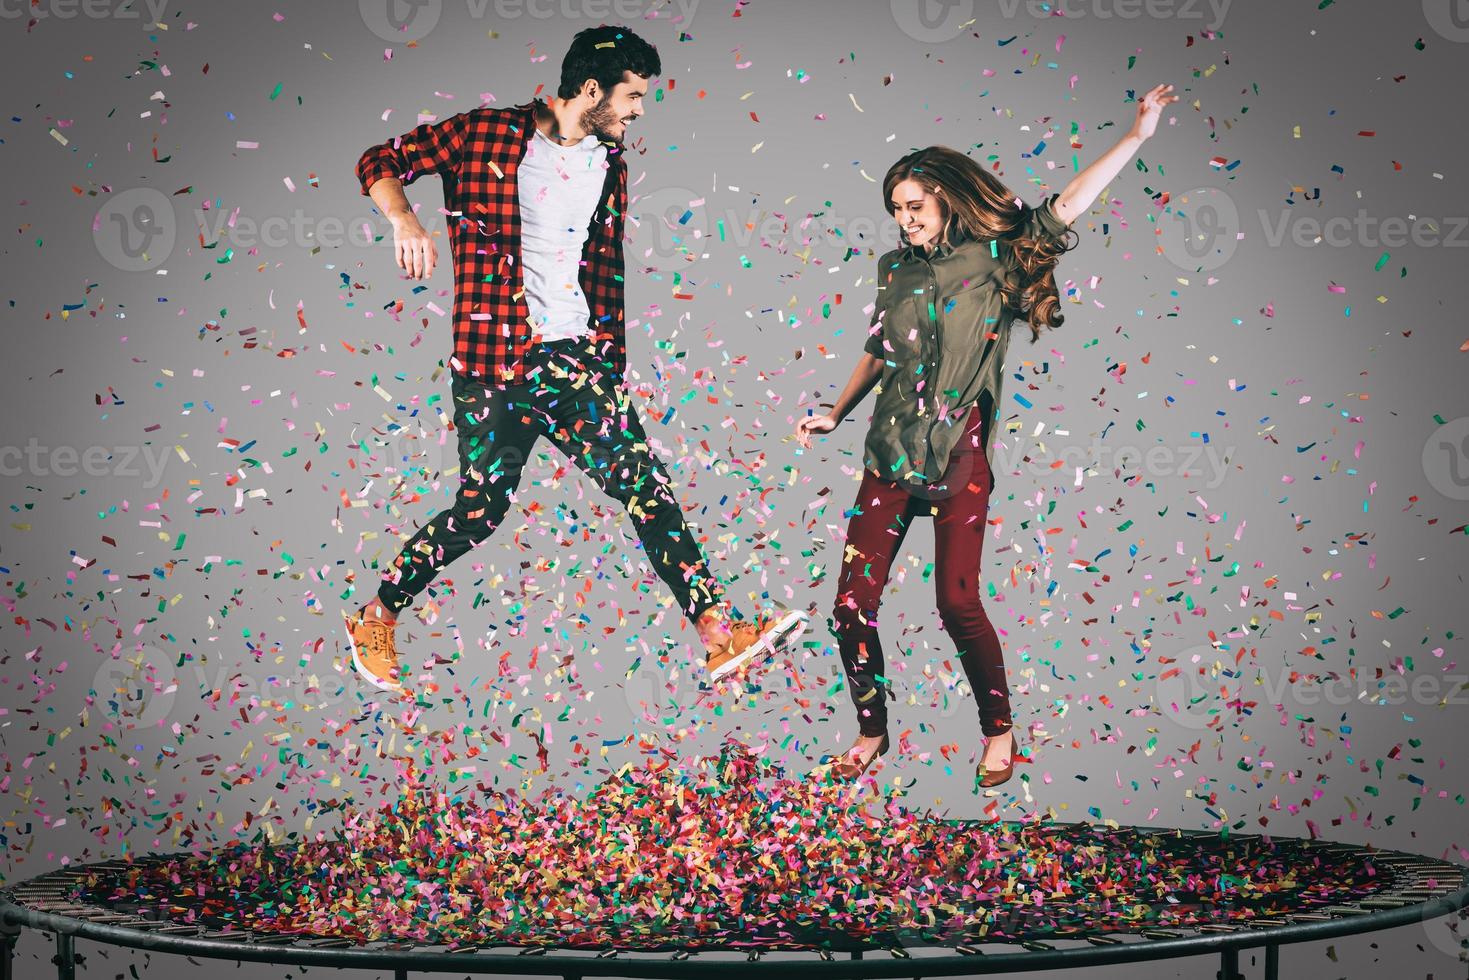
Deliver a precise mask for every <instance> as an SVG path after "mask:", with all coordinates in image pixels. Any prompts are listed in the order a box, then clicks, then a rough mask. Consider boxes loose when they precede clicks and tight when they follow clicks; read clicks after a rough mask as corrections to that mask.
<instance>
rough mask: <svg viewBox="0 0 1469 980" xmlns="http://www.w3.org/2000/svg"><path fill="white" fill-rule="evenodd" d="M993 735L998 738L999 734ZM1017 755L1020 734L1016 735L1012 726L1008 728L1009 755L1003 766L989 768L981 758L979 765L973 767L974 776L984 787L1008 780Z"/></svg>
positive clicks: (1013, 771)
mask: <svg viewBox="0 0 1469 980" xmlns="http://www.w3.org/2000/svg"><path fill="white" fill-rule="evenodd" d="M994 737H995V738H999V737H1000V736H998V735H996V736H994ZM1019 755H1020V736H1019V735H1016V734H1015V729H1013V728H1012V729H1010V757H1009V758H1008V759H1005V760H1004V766H1003V767H1001V768H998V769H990V768H987V767H986V766H985V764H984V760H983V759H981V760H980V763H979V765H977V766H975V767H974V778H975V779H976V780H978V781H979V785H980V786H982V787H985V788H988V787H990V786H998V785H1000V784H1001V783H1004V782H1008V781H1009V779H1010V777H1011V776H1012V775H1014V773H1015V759H1016V757H1017V756H1019Z"/></svg>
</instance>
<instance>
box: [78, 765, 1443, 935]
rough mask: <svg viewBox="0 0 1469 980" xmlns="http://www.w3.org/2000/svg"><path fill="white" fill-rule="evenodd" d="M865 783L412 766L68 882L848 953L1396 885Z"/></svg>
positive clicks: (1310, 901) (225, 906) (1384, 866)
mask: <svg viewBox="0 0 1469 980" xmlns="http://www.w3.org/2000/svg"><path fill="white" fill-rule="evenodd" d="M875 790H876V784H875V783H869V784H868V785H867V787H865V791H866V792H865V795H864V787H857V786H853V785H850V784H848V785H841V784H832V783H830V782H822V781H818V780H813V779H811V778H809V777H803V778H794V779H793V778H787V777H786V776H785V775H784V773H783V772H782V771H781V770H780V768H779V767H778V766H774V765H772V764H770V763H767V762H765V761H763V760H761V759H759V758H757V757H754V756H752V755H750V754H749V753H747V752H745V751H742V750H738V749H732V748H729V747H727V748H726V749H725V751H724V752H722V753H721V754H720V756H719V757H718V758H717V759H704V760H695V761H694V762H693V763H691V764H688V765H687V766H686V767H684V768H682V769H675V768H674V767H673V766H672V765H670V764H668V763H666V762H665V763H662V764H649V765H645V766H644V767H642V768H638V769H627V770H624V771H623V772H622V773H620V774H618V775H617V776H614V777H610V778H608V779H607V780H606V781H605V782H604V783H602V784H600V785H599V786H597V787H595V788H594V789H593V790H592V791H591V793H590V794H589V796H587V797H586V798H585V799H578V798H574V797H571V796H568V795H566V794H565V793H563V792H562V791H560V790H550V791H546V792H545V793H543V794H542V795H541V796H540V797H539V798H537V799H524V798H520V797H518V796H516V795H515V794H514V793H513V792H506V791H499V790H495V791H487V790H486V789H485V787H483V786H480V787H476V788H475V790H473V791H469V790H461V791H457V792H449V791H446V790H444V789H443V788H441V787H434V786H429V785H426V784H424V783H420V782H418V781H417V778H416V777H415V776H413V775H412V774H411V773H410V775H409V778H408V779H407V781H406V782H405V783H404V785H403V787H402V795H401V797H400V799H399V800H398V801H397V802H395V803H393V804H390V805H389V804H384V805H382V806H381V807H380V808H379V809H377V810H356V811H351V812H347V811H344V812H343V814H342V817H343V819H342V821H341V824H342V825H341V827H340V828H338V829H336V830H335V831H334V832H333V833H332V834H331V835H325V834H318V835H317V838H315V839H309V840H302V839H294V840H293V839H290V838H289V837H288V838H287V839H286V840H284V841H278V842H275V843H272V842H270V841H268V840H263V839H262V840H257V841H252V842H238V843H232V844H230V845H228V846H226V847H222V848H219V849H215V850H211V851H208V852H204V853H191V854H176V855H168V856H153V857H142V858H136V859H133V860H129V861H113V862H110V863H109V864H108V865H105V866H100V867H89V868H74V869H71V871H70V873H69V876H68V880H69V883H70V888H71V891H70V894H69V898H70V899H72V900H75V901H78V902H88V903H92V904H94V905H99V906H103V907H107V908H111V909H113V910H115V911H117V912H122V913H128V914H132V915H138V916H141V917H143V918H147V919H163V920H169V921H171V922H175V923H180V924H196V925H200V926H204V927H206V928H208V929H211V930H225V931H230V930H240V931H247V930H248V931H250V932H251V933H252V934H255V935H269V934H279V935H283V936H287V935H289V936H295V937H297V938H304V937H307V936H310V937H336V938H341V939H345V940H349V941H351V942H353V943H369V942H375V941H385V942H409V943H414V944H428V945H444V946H448V947H451V948H452V947H464V946H474V947H487V946H532V947H533V946H544V947H557V948H564V949H597V950H605V949H619V950H632V951H636V950H645V951H656V950H666V949H670V948H673V949H682V950H689V951H698V950H714V949H730V948H742V949H749V948H760V949H772V950H774V949H812V948H816V949H829V950H833V951H846V950H860V949H866V948H873V947H886V948H891V947H895V946H896V947H908V946H929V945H954V944H957V943H964V942H995V941H1008V942H1026V941H1043V940H1046V939H1058V938H1086V937H1098V936H1105V935H1108V934H1115V933H1143V934H1147V933H1149V931H1151V930H1160V929H1161V930H1168V929H1175V928H1188V929H1197V928H1199V927H1203V928H1204V929H1208V928H1209V927H1210V926H1215V927H1223V926H1227V925H1228V924H1230V923H1239V922H1244V921H1248V920H1255V919H1259V918H1262V917H1264V918H1268V917H1271V916H1274V915H1294V916H1299V915H1300V914H1301V913H1303V912H1309V911H1310V910H1311V909H1315V908H1322V909H1327V910H1328V911H1330V910H1331V909H1330V908H1329V907H1335V908H1339V907H1340V906H1343V905H1350V904H1352V903H1358V902H1361V901H1363V900H1369V899H1371V898H1372V897H1373V896H1375V895H1382V894H1385V893H1387V892H1389V891H1391V890H1392V889H1393V888H1394V885H1395V884H1396V883H1397V872H1396V871H1395V870H1394V867H1395V865H1394V861H1393V860H1392V857H1393V856H1394V855H1397V852H1381V853H1380V854H1379V853H1378V852H1374V851H1372V850H1369V849H1359V848H1353V847H1348V846H1343V845H1337V844H1324V843H1321V842H1315V841H1306V840H1300V839H1294V838H1275V839H1271V838H1268V837H1263V836H1240V835H1234V834H1226V833H1217V832H1186V831H1178V830H1164V829H1158V830H1152V829H1146V828H1135V827H1119V826H1107V825H1104V824H1075V823H1053V822H1042V821H1038V822H1031V823H1012V822H998V821H996V822H980V821H963V820H959V821H956V820H947V819H942V818H939V817H936V816H933V815H932V814H930V813H927V812H923V813H919V812H915V811H913V810H910V809H908V808H906V807H904V806H903V805H902V800H901V794H897V793H893V792H891V791H890V792H887V793H876V792H874V791H875ZM323 809H326V808H324V807H318V813H320V812H321V810H323ZM1450 886H1457V882H1450V881H1445V882H1443V883H1442V887H1450Z"/></svg>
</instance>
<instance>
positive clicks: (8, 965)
mask: <svg viewBox="0 0 1469 980" xmlns="http://www.w3.org/2000/svg"><path fill="white" fill-rule="evenodd" d="M19 936H20V934H19V933H18V932H16V933H12V932H9V931H8V930H5V931H0V980H14V975H13V973H12V972H11V971H12V970H13V969H14V968H15V967H14V963H13V962H12V961H13V960H14V958H15V941H16V939H18V938H19Z"/></svg>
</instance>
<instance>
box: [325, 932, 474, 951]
mask: <svg viewBox="0 0 1469 980" xmlns="http://www.w3.org/2000/svg"><path fill="white" fill-rule="evenodd" d="M297 945H298V946H301V947H303V948H305V949H340V948H342V947H343V946H355V945H357V944H356V943H354V942H353V941H352V940H350V939H348V938H347V937H345V936H318V937H314V938H311V939H302V940H300V941H299V942H298V943H297ZM450 952H453V950H450Z"/></svg>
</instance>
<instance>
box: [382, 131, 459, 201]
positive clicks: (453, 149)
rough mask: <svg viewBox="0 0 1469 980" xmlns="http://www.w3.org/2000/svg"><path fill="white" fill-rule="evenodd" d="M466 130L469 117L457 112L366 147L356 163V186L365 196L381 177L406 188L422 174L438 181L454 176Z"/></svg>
mask: <svg viewBox="0 0 1469 980" xmlns="http://www.w3.org/2000/svg"><path fill="white" fill-rule="evenodd" d="M468 130H469V113H467V112H460V113H457V114H455V115H452V116H450V117H449V118H447V119H443V120H440V121H438V122H432V123H424V124H423V125H421V126H418V127H417V128H415V129H413V130H410V131H409V132H407V133H404V134H403V135H402V136H397V137H394V138H393V139H391V140H388V141H387V142H386V143H379V144H378V145H377V146H372V147H368V149H367V150H365V151H364V152H363V154H362V156H361V157H359V158H358V160H357V182H358V183H359V184H361V185H362V193H363V194H364V195H366V194H368V192H369V191H370V190H371V188H372V185H373V184H374V183H376V182H377V181H378V180H380V179H382V178H383V177H396V178H398V179H399V180H400V181H402V182H403V184H404V185H405V186H406V185H408V184H411V183H413V182H414V181H415V180H417V179H418V178H419V177H420V176H421V175H423V174H425V173H433V174H438V175H439V176H441V177H445V176H448V175H449V174H452V173H455V172H456V171H457V169H458V167H459V161H460V159H461V158H462V157H463V151H464V143H465V135H466V133H467V132H468Z"/></svg>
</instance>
